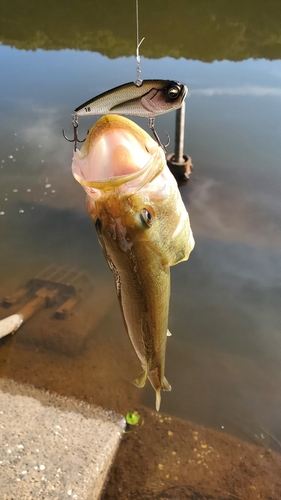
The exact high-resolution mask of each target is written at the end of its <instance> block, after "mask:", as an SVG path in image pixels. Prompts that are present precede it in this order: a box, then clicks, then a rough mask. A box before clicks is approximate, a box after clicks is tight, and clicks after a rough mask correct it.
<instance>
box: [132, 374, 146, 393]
mask: <svg viewBox="0 0 281 500" xmlns="http://www.w3.org/2000/svg"><path fill="white" fill-rule="evenodd" d="M146 379H147V371H143V372H141V373H140V374H139V376H138V377H137V378H135V380H134V382H133V384H134V385H135V386H136V387H138V388H139V389H142V388H143V387H144V386H145V383H146Z"/></svg>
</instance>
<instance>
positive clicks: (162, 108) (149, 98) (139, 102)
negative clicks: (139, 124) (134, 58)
mask: <svg viewBox="0 0 281 500" xmlns="http://www.w3.org/2000/svg"><path fill="white" fill-rule="evenodd" d="M186 94H187V87H186V86H185V85H183V84H181V83H178V82H174V81H172V80H143V82H142V84H141V85H140V86H138V85H136V84H135V83H134V82H130V83H125V84H124V85H120V86H119V87H115V88H113V89H111V90H108V91H106V92H103V93H102V94H100V95H98V96H96V97H94V98H93V99H90V100H89V101H87V102H85V103H83V104H81V106H78V108H76V109H75V113H76V114H77V116H87V115H105V114H111V113H113V114H115V113H117V114H121V115H131V116H142V117H146V118H152V117H154V116H157V115H162V114H164V113H168V112H169V111H173V110H175V109H178V108H180V107H181V105H182V101H183V99H184V98H185V96H186Z"/></svg>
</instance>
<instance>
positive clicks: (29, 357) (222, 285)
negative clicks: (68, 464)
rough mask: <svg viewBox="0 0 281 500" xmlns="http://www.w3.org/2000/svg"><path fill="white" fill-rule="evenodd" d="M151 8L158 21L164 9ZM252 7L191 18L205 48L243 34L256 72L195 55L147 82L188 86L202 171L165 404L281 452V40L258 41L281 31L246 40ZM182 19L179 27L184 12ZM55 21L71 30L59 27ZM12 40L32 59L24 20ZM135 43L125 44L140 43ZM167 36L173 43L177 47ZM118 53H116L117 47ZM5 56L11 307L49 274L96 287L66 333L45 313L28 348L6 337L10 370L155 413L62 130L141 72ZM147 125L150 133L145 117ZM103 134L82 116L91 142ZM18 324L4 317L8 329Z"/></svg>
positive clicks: (124, 62)
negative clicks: (75, 274)
mask: <svg viewBox="0 0 281 500" xmlns="http://www.w3.org/2000/svg"><path fill="white" fill-rule="evenodd" d="M28 4H30V5H31V4H32V2H31V1H30V2H28ZM152 4H153V5H154V8H155V6H157V7H158V9H159V8H160V2H154V3H152V2H149V5H152ZM244 4H245V2H244V3H243V6H242V5H241V11H239V13H238V12H237V13H234V12H230V11H229V12H228V16H227V15H226V14H227V13H226V7H225V5H226V4H225V2H212V9H216V8H217V11H216V16H215V17H214V13H212V12H211V11H210V9H211V7H210V5H211V4H210V2H206V6H205V7H206V9H201V10H200V9H199V7H198V6H197V7H196V9H197V11H196V15H195V10H192V9H195V6H194V5H195V4H194V5H193V6H192V5H189V13H190V16H191V17H192V19H193V20H195V19H197V26H198V25H199V24H200V21H201V20H202V30H203V31H202V30H201V31H200V35H202V36H203V38H204V37H205V40H206V37H207V33H212V34H213V33H214V27H213V26H214V24H212V23H215V25H216V26H221V29H225V26H230V25H232V26H234V27H235V30H236V31H237V29H238V28H237V26H239V29H240V30H241V38H240V41H241V40H242V41H243V43H242V42H241V45H240V47H241V46H243V48H244V50H243V51H242V50H241V51H240V53H239V54H240V57H238V56H237V51H236V52H235V51H234V52H235V54H236V57H233V58H234V59H243V58H244V59H245V60H243V61H241V62H236V63H233V62H230V61H226V60H224V61H221V62H218V61H215V62H213V63H212V64H206V63H203V62H200V61H192V60H191V58H192V57H193V56H192V54H191V53H190V54H189V56H188V57H190V59H187V58H183V57H181V58H179V59H177V60H176V59H173V58H171V57H163V58H162V59H159V60H157V59H147V58H143V59H142V76H143V78H167V77H168V78H175V79H178V80H180V81H183V82H185V83H186V84H187V85H188V86H189V90H190V91H189V95H188V98H187V107H186V115H187V122H186V148H185V149H186V153H187V154H189V155H191V157H192V159H193V162H194V164H195V169H194V171H193V174H192V178H191V180H190V182H189V184H188V185H187V186H185V187H183V188H182V190H181V193H182V196H183V199H184V202H185V203H186V206H187V208H188V211H189V213H190V217H191V223H192V227H193V230H194V234H195V239H196V247H195V249H194V251H193V252H192V254H191V257H190V261H189V262H187V263H184V264H180V265H179V266H176V267H175V268H173V269H172V298H171V315H170V329H171V331H172V333H173V336H172V337H171V338H169V339H168V347H167V369H166V373H167V378H168V379H169V381H170V382H171V384H172V386H173V390H172V392H171V393H168V394H163V399H162V410H163V411H166V412H170V413H171V414H175V415H178V416H181V417H184V418H189V419H193V420H195V421H197V422H200V423H203V424H205V425H210V426H213V427H216V428H221V427H222V426H223V427H224V428H225V429H226V430H227V431H229V432H233V433H235V434H237V435H239V436H243V437H245V438H247V439H251V440H254V439H256V438H255V434H257V435H260V433H261V431H260V429H261V428H263V429H266V430H267V431H268V432H270V433H272V434H274V435H275V436H276V438H277V439H281V435H280V428H279V414H280V406H281V396H280V382H281V370H280V366H281V364H280V361H281V359H280V358H281V345H280V344H281V341H280V330H281V329H280V327H281V325H280V299H281V280H280V268H281V262H280V260H281V243H280V242H281V238H280V236H281V234H280V233H281V202H280V188H281V171H280V156H281V147H280V131H281V119H280V116H281V94H280V88H281V61H280V60H278V59H276V60H273V59H274V58H276V57H277V56H276V50H275V47H276V45H275V44H274V43H273V42H272V44H270V43H267V44H266V43H264V44H263V45H259V49H260V52H259V53H258V51H257V50H256V49H257V43H258V42H257V40H255V39H254V36H253V35H254V34H255V33H256V29H257V27H258V26H261V24H260V23H264V24H263V27H264V29H266V31H267V33H268V34H270V33H272V40H276V36H277V35H276V33H280V23H278V27H277V24H276V18H275V16H274V15H270V12H271V11H270V9H266V11H263V14H264V16H265V18H263V21H262V20H261V18H260V17H259V14H258V7H257V8H256V9H255V12H257V15H256V16H255V19H254V17H253V16H252V10H251V9H250V7H248V10H249V12H250V13H251V22H252V24H251V29H250V28H249V30H248V31H247V30H245V29H244V28H243V26H244V24H247V23H248V25H249V26H250V24H249V22H250V21H249V17H248V14H247V13H246V5H244ZM36 5H37V4H36ZM99 5H100V4H99ZM105 5H106V3H105ZM110 5H112V3H111V4H110ZM114 5H115V4H114ZM196 5H197V4H196ZM198 5H199V4H198ZM200 5H201V3H200ZM222 5H223V6H224V7H223V9H224V10H222V11H220V10H219V9H218V7H219V6H222ZM255 5H256V3H255ZM258 5H259V3H258ZM270 5H271V7H272V12H273V11H274V12H276V9H277V10H278V8H280V5H279V2H272V3H271V4H270ZM119 7H120V8H121V2H120V6H119ZM161 7H162V8H164V9H168V2H165V1H164V2H161ZM207 7H208V8H207ZM182 8H184V7H183V5H182ZM117 11H118V12H117ZM117 11H116V15H117V14H118V15H120V9H119V10H118V9H117ZM108 12H110V16H109V17H107V18H106V19H105V20H104V21H103V22H104V23H105V24H104V28H103V29H108V30H109V31H110V32H113V29H114V26H115V25H116V29H117V30H119V29H120V27H117V24H118V23H114V22H113V19H114V16H113V13H112V12H111V10H110V9H108ZM124 12H125V11H124ZM157 12H159V10H158V11H157ZM219 12H220V14H219ZM100 14H101V13H100V12H98V13H97V15H100ZM127 15H128V16H129V15H130V13H129V12H128V14H127ZM171 15H173V16H175V10H174V9H172V14H171ZM124 16H125V14H124ZM212 16H213V17H212ZM121 17H122V16H121ZM222 18H223V19H224V22H225V24H223V23H222ZM52 19H54V16H53V17H52ZM73 19H74V17H73ZM75 19H76V20H77V18H75ZM84 19H88V17H87V16H86V17H85V16H84ZM124 19H125V17H124ZM176 19H177V20H178V22H180V19H181V16H179V15H178V14H177V15H176ZM265 19H266V22H265ZM159 20H160V21H159V22H161V23H162V22H163V23H164V22H167V17H165V19H164V17H163V18H162V17H161V15H160V14H159ZM220 20H221V22H219V21H220ZM149 22H150V17H149V16H148V17H144V18H142V26H143V30H144V32H145V35H146V36H147V33H149V37H147V39H146V42H145V43H146V46H147V47H148V46H149V47H150V49H149V50H151V51H152V52H153V50H154V47H156V48H157V47H158V49H159V52H158V54H160V53H161V54H163V53H164V54H166V55H167V54H169V52H168V50H166V48H165V45H163V46H162V48H159V47H160V46H157V36H159V30H158V31H157V33H158V34H155V38H153V36H154V34H152V32H151V31H150V28H149ZM41 23H42V24H41V25H40V26H39V25H38V26H36V22H35V24H34V27H36V28H37V29H36V30H35V31H36V33H37V34H38V33H41V35H40V36H41V39H40V40H41V42H42V43H41V42H40V43H39V42H38V46H39V47H44V46H45V45H44V43H43V41H44V40H45V39H43V35H42V33H45V35H46V34H48V29H49V28H48V20H47V19H46V23H45V24H44V22H43V21H42V20H41ZM57 23H58V26H60V27H61V26H62V22H61V21H57ZM106 23H108V25H106ZM198 23H199V24H198ZM243 23H244V24H243ZM253 23H256V25H254V24H253ZM146 24H147V26H146ZM254 26H256V29H254ZM8 27H9V30H8ZM12 27H13V31H12V29H11V28H12ZM4 28H5V29H4V31H3V33H4V38H3V41H4V42H5V43H6V44H7V45H8V44H9V43H11V45H12V44H13V43H16V45H17V46H18V47H21V46H22V47H25V46H26V47H29V45H28V43H27V42H28V40H31V38H32V37H33V34H34V32H35V31H34V30H33V32H29V30H27V31H26V32H25V34H22V33H21V32H20V29H19V27H18V26H17V25H16V23H14V24H13V22H10V23H9V22H8V16H6V17H5V23H4ZM242 28H243V29H242ZM34 29H35V28H34ZM130 29H131V28H130ZM233 29H234V28H233ZM208 30H209V31H208ZM278 30H279V31H278ZM66 31H68V30H65V29H64V30H62V35H61V38H59V29H58V30H54V34H55V35H56V37H57V41H56V44H57V45H56V44H53V45H52V44H51V47H52V48H54V47H61V46H65V47H70V46H71V45H68V42H69V40H68V38H67V37H66ZM132 31H133V30H132ZM236 31H235V32H236ZM78 32H79V30H78V28H77V33H78ZM82 32H83V29H82V28H81V31H80V35H81V33H82ZM63 33H64V35H63ZM130 33H131V32H130V31H129V30H128V33H127V34H126V35H124V38H125V36H127V35H128V38H130V37H129V35H130ZM186 33H188V30H187V31H186ZM250 33H252V38H251V36H250ZM220 34H221V32H220V33H219V35H220ZM242 34H243V37H242ZM246 34H247V37H246ZM29 35H30V37H31V38H30V39H29V38H28V36H29ZM80 35H79V36H80ZM46 36H47V35H46ZM48 36H50V35H48ZM77 36H78V35H77ZM97 36H98V34H97ZM116 36H117V35H116ZM132 36H133V34H132ZM188 36H189V35H188ZM229 36H230V35H229ZM20 37H21V43H20V42H19V40H20ZM38 37H39V35H38ZM246 38H247V44H246V42H245V40H246ZM167 39H168V38H167V37H163V36H161V40H164V41H163V43H164V42H165V43H166V41H167ZM32 40H33V38H32ZM42 40H43V41H42ZM85 40H86V38H85ZM85 40H84V41H85ZM208 40H209V39H208ZM267 40H268V38H267ZM15 41H17V42H15ZM218 41H220V49H221V51H219V49H218V45H217V42H218ZM33 42H34V40H33ZM226 42H227V40H224V39H222V37H221V36H218V37H215V39H214V43H213V44H212V43H210V40H209V43H208V44H205V53H203V49H204V46H203V45H200V50H201V52H200V51H199V49H198V47H199V45H198V44H197V45H196V43H195V44H194V45H192V44H191V42H190V44H189V45H188V50H191V47H195V48H196V50H197V49H198V54H199V53H200V54H202V55H201V59H202V60H210V54H211V53H212V54H213V59H217V60H218V59H221V58H222V57H224V58H229V59H231V58H232V57H231V54H232V55H233V53H234V52H231V50H230V49H231V48H233V46H234V45H233V44H232V45H230V49H229V46H228V45H227V43H226ZM244 42H245V43H244ZM250 42H251V43H250ZM264 42H266V40H264ZM81 43H82V42H81ZM124 43H125V42H124ZM126 43H127V42H126ZM171 43H172V48H171V53H172V51H175V50H178V55H181V56H183V55H185V52H184V49H183V46H182V45H181V44H182V42H181V41H180V40H177V39H176V38H174V37H173V38H172V42H171ZM47 45H48V44H47ZM77 46H81V47H83V44H82V45H79V44H78V45H77ZM227 47H228V49H229V52H228V53H227ZM235 47H236V48H237V45H235ZM249 47H251V50H248V48H249ZM34 48H35V47H34ZM49 48H50V47H49ZM265 48H266V51H267V52H266V55H267V57H268V60H265V59H249V58H248V57H249V56H256V55H260V56H261V55H265V52H264V51H265ZM158 49H157V50H158ZM160 49H161V50H160ZM157 50H156V52H157ZM186 50H187V49H186ZM270 50H271V52H270ZM161 51H162V52H161ZM163 51H164V52H163ZM144 52H145V51H144ZM126 53H127V52H126V51H124V52H123V54H126ZM131 53H133V49H132V51H131V49H130V50H129V51H128V54H131ZM108 54H109V55H110V56H112V55H113V54H112V53H111V52H110V50H109V52H108ZM151 55H152V54H151ZM154 55H155V57H156V55H157V53H155V54H154ZM0 57H1V60H2V61H3V64H4V67H5V73H4V75H2V81H1V83H2V92H1V95H0V112H1V118H2V120H1V123H0V141H1V147H0V213H1V215H0V277H1V279H0V292H1V297H3V296H5V295H7V294H8V293H11V292H13V291H15V290H17V289H18V288H19V287H20V286H21V285H23V284H25V283H26V282H27V281H28V280H29V279H30V278H33V277H35V276H36V275H37V274H38V273H39V272H40V271H42V270H43V269H44V268H45V267H47V266H48V265H49V264H50V263H54V264H56V265H58V266H65V267H67V268H75V269H80V270H81V272H86V273H87V275H88V276H89V278H90V280H91V281H92V283H93V288H92V290H91V291H88V293H87V296H86V297H84V298H83V300H82V301H81V302H80V304H78V306H77V308H76V309H75V310H73V314H74V315H73V316H70V318H69V319H68V320H67V321H66V322H65V323H64V322H63V321H61V322H55V320H54V319H52V316H51V315H48V311H47V310H46V311H40V312H38V315H37V317H34V318H32V319H30V320H29V322H27V323H26V325H23V326H22V328H21V329H20V330H19V331H18V332H17V334H16V335H14V336H13V337H10V338H5V339H3V340H2V341H1V342H0V373H1V375H2V376H5V377H14V378H16V379H18V380H23V381H25V382H28V383H32V384H34V385H36V386H39V387H46V388H48V389H50V390H55V391H59V392H61V393H63V394H68V395H75V396H77V397H83V398H85V399H86V400H88V401H93V402H96V403H98V404H103V405H105V406H106V407H110V408H114V409H117V410H120V411H123V412H125V411H127V410H128V409H131V408H133V407H134V405H135V404H136V403H137V401H139V400H141V401H142V402H145V403H146V404H148V405H149V406H151V407H154V394H153V390H152V389H151V387H150V386H148V387H147V388H146V389H145V390H142V391H140V390H138V389H137V388H135V387H134V386H133V385H132V384H131V380H133V379H134V377H135V376H136V375H137V373H138V371H139V364H138V361H137V360H136V358H135V355H134V352H133V350H132V348H131V346H130V344H129V340H128V339H127V337H126V333H125V330H124V327H123V323H122V319H121V315H120V311H119V308H118V304H117V299H116V297H115V289H114V283H113V279H112V276H111V273H110V271H109V269H108V267H107V265H106V263H105V261H104V258H103V256H102V254H101V251H100V248H99V245H98V243H97V240H96V235H95V232H94V227H93V225H92V223H91V221H90V219H89V217H88V215H87V213H86V209H85V196H84V193H83V191H82V189H81V188H80V186H78V184H77V183H76V182H75V181H74V180H73V178H72V175H71V172H70V165H71V156H72V150H71V145H69V144H68V143H67V142H66V141H64V140H63V138H62V135H61V129H62V128H65V129H66V133H67V134H68V135H69V134H71V116H70V113H71V111H72V109H73V108H75V107H76V106H78V105H79V104H81V103H82V102H84V101H85V100H87V99H89V98H91V97H93V96H94V95H96V94H98V93H100V92H102V91H104V90H106V89H108V88H111V87H114V86H117V85H120V84H122V83H124V82H125V81H132V80H133V79H135V59H134V57H118V58H117V59H113V60H110V59H108V58H107V57H105V56H102V55H101V54H99V53H97V52H95V53H93V52H87V51H81V52H79V51H74V50H63V51H55V50H53V51H43V50H36V51H33V52H32V51H26V50H17V49H15V48H11V47H9V46H0ZM198 57H199V56H198ZM269 59H272V60H269ZM174 119H175V116H174V115H173V114H169V115H166V116H162V117H159V118H157V120H156V128H157V131H158V133H159V135H160V137H165V130H167V131H168V132H169V134H170V136H171V146H170V147H169V152H173V144H174ZM136 121H137V122H138V123H139V124H140V125H141V126H142V127H144V128H145V129H147V121H146V120H142V119H137V120H136ZM93 122H94V119H90V118H88V119H86V118H85V119H84V120H82V119H81V121H80V124H79V133H80V134H81V137H82V136H83V135H84V134H86V131H87V128H88V127H89V126H91V124H92V123H93ZM101 298H102V303H103V307H101V305H100V304H101V302H100V300H101ZM7 311H9V310H3V308H0V313H1V317H3V316H4V315H5V314H7ZM10 312H11V310H10ZM71 318H72V319H71ZM43 326H44V328H43ZM56 332H57V333H56ZM70 337H71V338H72V341H71V342H70V341H69V339H70ZM50 339H51V340H50ZM48 342H49V343H48ZM66 346H67V347H68V349H66Z"/></svg>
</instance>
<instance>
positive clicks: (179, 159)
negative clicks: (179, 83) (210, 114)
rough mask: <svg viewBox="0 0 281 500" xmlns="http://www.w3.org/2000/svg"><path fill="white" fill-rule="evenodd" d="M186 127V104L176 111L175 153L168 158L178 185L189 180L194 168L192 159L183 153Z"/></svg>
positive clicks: (168, 163)
mask: <svg viewBox="0 0 281 500" xmlns="http://www.w3.org/2000/svg"><path fill="white" fill-rule="evenodd" d="M184 126H185V102H184V101H183V103H182V106H181V107H180V108H179V109H178V110H177V111H176V131H175V153H172V154H170V155H168V156H167V165H168V167H169V169H170V170H171V172H172V174H173V175H174V177H175V178H176V180H177V182H178V184H181V183H185V182H187V181H188V180H189V177H190V175H191V171H192V168H193V165H192V160H191V158H190V157H188V156H187V155H185V154H184V153H183V149H184Z"/></svg>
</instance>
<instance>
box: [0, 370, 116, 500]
mask: <svg viewBox="0 0 281 500" xmlns="http://www.w3.org/2000/svg"><path fill="white" fill-rule="evenodd" d="M124 427H125V420H124V418H123V417H122V416H121V415H118V414H116V413H115V412H112V411H106V410H104V409H102V408H100V407H97V406H93V405H88V404H85V403H83V402H79V401H77V400H75V399H68V398H65V397H61V396H57V395H54V394H52V395H50V394H49V393H47V392H46V391H40V390H38V389H34V388H32V387H30V386H27V385H22V384H17V383H15V382H11V381H9V380H5V381H4V380H1V381H0V429H1V448H0V467H1V499H2V500H13V499H16V498H21V500H29V499H30V500H31V499H32V500H42V499H53V500H55V499H56V500H63V499H71V498H72V499H79V500H86V499H90V498H91V499H98V498H100V496H101V493H102V490H103V487H104V483H105V480H106V478H107V475H108V472H109V469H110V466H111V464H112V462H113V459H114V457H115V455H116V452H117V449H118V446H119V443H120V440H121V437H122V434H123V430H124Z"/></svg>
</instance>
